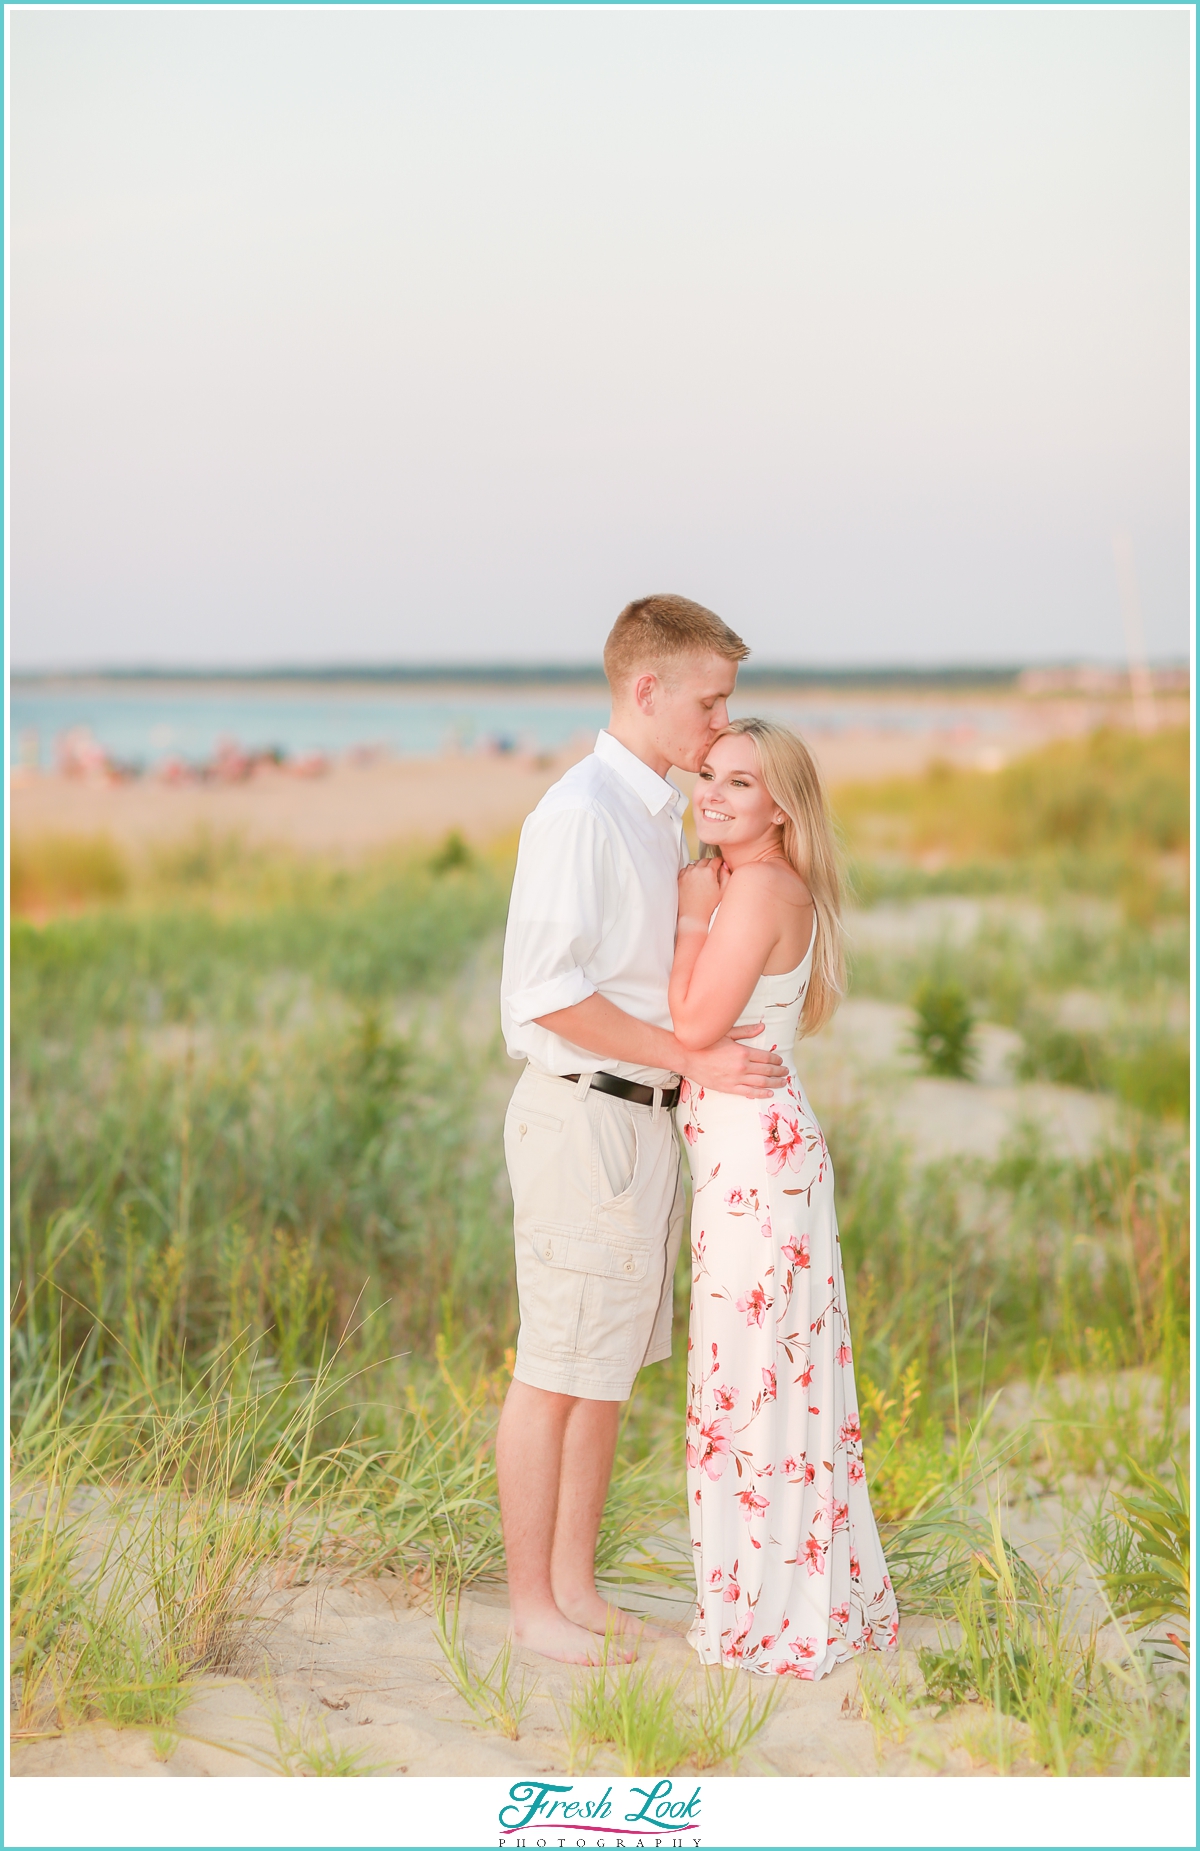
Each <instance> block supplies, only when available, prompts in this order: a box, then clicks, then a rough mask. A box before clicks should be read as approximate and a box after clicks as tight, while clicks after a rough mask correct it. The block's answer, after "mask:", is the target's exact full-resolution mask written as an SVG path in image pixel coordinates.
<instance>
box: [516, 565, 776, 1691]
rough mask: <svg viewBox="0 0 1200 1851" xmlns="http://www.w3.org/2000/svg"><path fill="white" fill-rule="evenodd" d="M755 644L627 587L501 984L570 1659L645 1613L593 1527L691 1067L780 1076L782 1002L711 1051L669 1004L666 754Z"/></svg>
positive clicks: (675, 867)
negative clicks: (609, 1568)
mask: <svg viewBox="0 0 1200 1851" xmlns="http://www.w3.org/2000/svg"><path fill="white" fill-rule="evenodd" d="M748 653H749V652H748V650H747V648H746V645H745V644H744V643H743V642H742V640H741V638H740V637H739V636H736V635H735V634H734V632H733V631H732V630H731V629H729V627H728V626H727V625H726V624H724V623H722V622H721V620H720V618H719V617H716V616H714V615H713V613H712V612H711V611H708V610H705V609H704V607H703V606H702V605H699V604H693V603H692V602H691V601H690V600H689V599H687V598H679V597H673V596H659V597H651V598H640V599H638V600H637V601H636V602H635V603H633V604H630V605H628V606H627V607H626V608H625V610H623V611H622V612H621V615H620V616H619V617H618V619H617V621H616V623H615V625H614V626H613V630H612V634H611V635H610V637H609V639H608V642H607V644H606V645H605V650H604V669H605V673H606V675H607V677H608V681H609V686H610V688H611V690H612V718H611V720H610V722H609V725H608V729H607V731H604V732H601V733H600V735H599V737H598V738H597V740H596V749H595V752H594V753H593V754H592V755H591V756H590V757H589V758H586V759H584V760H583V761H582V763H581V764H578V765H576V766H574V767H573V768H572V770H570V771H569V772H568V773H567V775H566V777H564V778H562V779H561V780H560V781H559V783H557V784H556V785H554V786H553V788H552V789H551V790H549V791H547V793H546V795H545V796H544V797H543V798H542V801H541V803H540V804H539V805H538V807H537V809H536V810H535V811H534V812H533V814H532V816H530V817H529V818H528V820H527V821H526V824H525V827H524V829H523V830H522V832H521V846H520V850H519V852H518V856H517V874H516V880H515V882H514V885H513V893H512V901H511V904H510V907H509V916H508V931H507V935H506V938H505V946H504V971H503V976H502V979H501V987H500V1000H501V1018H502V1022H503V1026H504V1035H505V1040H506V1042H507V1045H508V1051H509V1053H510V1054H512V1055H513V1056H514V1057H517V1058H520V1057H522V1056H523V1057H524V1058H525V1059H526V1060H527V1061H528V1063H529V1064H528V1066H527V1067H526V1069H525V1071H524V1073H523V1074H522V1075H521V1078H520V1079H519V1080H518V1081H517V1085H516V1090H515V1091H514V1093H513V1097H512V1102H511V1104H510V1106H509V1108H508V1114H507V1117H506V1119H505V1126H504V1146H505V1155H506V1157H507V1160H508V1171H509V1176H510V1178H511V1181H512V1190H513V1202H514V1210H515V1214H514V1227H515V1236H516V1258H517V1294H518V1299H519V1302H520V1311H521V1328H520V1335H519V1338H518V1342H517V1359H516V1368H515V1370H514V1374H513V1381H512V1385H511V1387H510V1389H509V1392H508V1397H507V1399H506V1401H505V1404H504V1412H503V1414H502V1416H501V1420H500V1430H499V1433H498V1435H497V1440H496V1467H497V1473H498V1476H499V1483H500V1510H501V1518H502V1521H503V1525H504V1543H505V1550H506V1553H507V1556H508V1586H509V1600H510V1605H511V1611H512V1622H513V1630H514V1633H515V1635H516V1637H517V1639H518V1640H519V1641H520V1642H521V1644H523V1645H526V1646H528V1647H530V1648H531V1649H532V1650H534V1651H536V1652H540V1653H542V1654H543V1655H544V1656H545V1657H547V1658H557V1659H562V1660H565V1661H567V1662H568V1663H573V1664H594V1663H597V1662H599V1660H600V1659H601V1657H602V1656H603V1650H602V1647H600V1646H599V1645H598V1643H597V1638H596V1635H597V1634H600V1635H603V1634H604V1633H605V1632H606V1631H609V1630H612V1631H621V1630H623V1629H624V1628H626V1627H627V1626H628V1625H629V1624H630V1623H631V1622H630V1621H629V1616H628V1615H625V1614H623V1613H622V1612H621V1610H620V1609H619V1608H613V1607H610V1606H608V1604H607V1603H606V1602H605V1601H604V1599H603V1598H602V1596H601V1595H600V1594H599V1593H598V1592H597V1589H596V1583H595V1549H596V1537H597V1534H598V1532H599V1527H600V1519H601V1516H602V1515H603V1511H604V1500H605V1494H606V1492H607V1490H608V1481H609V1477H610V1475H611V1472H612V1462H613V1454H614V1452H615V1449H616V1438H617V1417H618V1412H619V1407H620V1403H621V1402H622V1401H624V1400H625V1399H627V1397H628V1396H629V1394H630V1392H631V1390H632V1387H633V1382H634V1378H635V1377H636V1375H637V1372H638V1370H639V1369H640V1368H641V1366H642V1365H643V1364H644V1363H653V1362H661V1361H662V1360H664V1359H665V1358H666V1357H668V1356H670V1354H671V1295H672V1277H673V1274H674V1270H675V1261H676V1257H677V1255H678V1252H679V1240H680V1235H681V1232H682V1227H683V1187H682V1182H681V1179H680V1169H679V1148H678V1145H677V1143H676V1139H675V1130H674V1122H673V1118H672V1108H673V1106H674V1105H675V1104H676V1103H677V1101H678V1097H679V1076H680V1074H681V1072H682V1071H683V1069H684V1068H685V1067H686V1070H687V1074H688V1077H689V1079H692V1080H694V1081H696V1082H698V1083H699V1084H700V1085H702V1086H709V1087H712V1088H714V1089H715V1090H717V1091H720V1092H738V1093H743V1094H745V1095H747V1096H748V1097H751V1098H766V1097H767V1096H768V1095H769V1094H770V1092H771V1090H772V1088H773V1087H774V1086H776V1085H779V1084H781V1083H782V1078H783V1064H782V1062H781V1060H780V1058H779V1056H778V1054H775V1053H773V1052H769V1051H767V1050H763V1049H750V1048H746V1047H743V1046H742V1045H741V1041H742V1040H743V1039H744V1038H748V1037H750V1036H753V1035H756V1034H757V1033H759V1032H760V1029H761V1026H762V1025H761V1024H757V1025H754V1026H750V1027H745V1028H740V1029H736V1030H734V1031H733V1033H732V1034H731V1035H730V1036H727V1037H726V1038H725V1039H723V1040H722V1041H720V1042H718V1043H717V1044H716V1045H715V1046H714V1047H711V1048H706V1049H704V1050H703V1051H702V1052H700V1053H691V1052H687V1051H686V1050H685V1049H683V1048H682V1047H681V1046H680V1044H679V1043H678V1042H677V1041H676V1039H675V1037H674V1035H673V1034H672V1033H671V1017H670V1013H669V1011H668V1008H667V985H668V981H669V978H670V973H671V962H672V957H673V955H674V945H675V920H676V906H677V890H676V883H677V877H678V873H679V869H680V867H681V865H683V863H684V862H685V861H686V859H687V851H686V848H685V846H684V840H683V828H682V816H683V811H684V809H685V807H686V804H685V800H684V798H683V796H682V795H681V794H680V792H679V791H678V790H677V789H676V788H675V786H674V785H673V784H670V783H668V782H667V776H666V774H667V772H668V770H669V769H670V767H671V766H672V765H676V766H678V767H679V768H680V769H681V770H684V771H696V770H698V769H699V767H700V766H701V764H702V763H703V761H704V758H705V756H706V754H707V752H708V748H709V746H710V745H711V744H712V741H713V740H714V738H715V737H716V735H717V734H718V733H719V732H720V731H721V729H722V727H724V726H725V725H726V724H727V722H728V718H729V715H728V709H727V705H726V703H727V701H728V699H729V696H730V695H731V694H732V692H733V687H734V682H735V681H736V679H737V669H738V663H739V662H740V661H742V660H743V659H744V657H745V656H746V655H747V654H748ZM681 1444H682V1440H681ZM629 1655H632V1654H629Z"/></svg>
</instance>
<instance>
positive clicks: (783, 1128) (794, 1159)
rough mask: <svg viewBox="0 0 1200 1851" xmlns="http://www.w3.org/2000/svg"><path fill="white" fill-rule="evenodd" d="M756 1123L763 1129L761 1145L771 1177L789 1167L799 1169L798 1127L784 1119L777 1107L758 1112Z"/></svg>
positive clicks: (789, 1119) (799, 1143) (794, 1121)
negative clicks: (764, 1151)
mask: <svg viewBox="0 0 1200 1851" xmlns="http://www.w3.org/2000/svg"><path fill="white" fill-rule="evenodd" d="M758 1122H759V1124H760V1125H761V1126H762V1128H763V1133H764V1136H763V1145H764V1148H765V1150H766V1154H767V1169H768V1170H769V1171H770V1173H771V1175H772V1176H778V1174H779V1172H780V1170H782V1169H783V1168H784V1167H785V1166H786V1165H790V1166H791V1168H792V1169H793V1170H798V1169H799V1168H800V1157H801V1148H800V1147H801V1136H800V1127H799V1125H798V1124H797V1122H796V1120H795V1119H793V1118H785V1117H784V1115H783V1113H782V1112H781V1111H780V1109H779V1107H778V1106H777V1105H773V1106H772V1107H771V1109H770V1111H768V1112H760V1113H759V1115H758Z"/></svg>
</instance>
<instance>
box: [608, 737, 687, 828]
mask: <svg viewBox="0 0 1200 1851" xmlns="http://www.w3.org/2000/svg"><path fill="white" fill-rule="evenodd" d="M596 757H597V758H598V759H600V761H601V762H602V763H603V764H605V765H608V766H609V767H610V769H611V770H613V771H615V772H616V773H617V775H618V777H621V778H624V780H625V782H626V784H628V785H631V786H632V788H633V789H634V790H635V791H636V792H637V794H638V796H639V797H640V798H641V800H642V802H643V803H644V804H645V806H646V808H647V809H648V810H649V812H650V814H651V816H657V815H658V813H659V811H660V810H664V809H665V808H666V806H667V805H668V804H669V803H670V804H674V805H675V807H676V809H677V810H680V811H682V810H683V809H685V808H686V805H687V798H686V797H685V796H684V794H683V792H682V791H680V790H677V789H676V787H675V786H674V785H673V784H672V783H670V782H669V781H668V780H667V779H666V778H660V777H659V775H658V773H657V771H651V769H650V767H649V765H646V764H644V763H643V762H642V760H641V759H640V758H638V757H637V756H636V755H635V754H634V753H633V752H631V751H630V750H629V747H628V746H623V745H622V744H621V741H620V740H619V739H614V738H613V736H612V734H611V733H609V732H606V731H605V730H604V728H603V727H601V729H600V731H599V732H598V733H597V735H596Z"/></svg>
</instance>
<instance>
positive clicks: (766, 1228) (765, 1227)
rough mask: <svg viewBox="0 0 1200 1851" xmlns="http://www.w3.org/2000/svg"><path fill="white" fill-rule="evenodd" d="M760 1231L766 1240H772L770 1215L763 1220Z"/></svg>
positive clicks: (760, 1223) (759, 1225) (759, 1227)
mask: <svg viewBox="0 0 1200 1851" xmlns="http://www.w3.org/2000/svg"><path fill="white" fill-rule="evenodd" d="M758 1231H759V1233H760V1234H761V1235H762V1237H763V1239H764V1240H770V1238H771V1217H770V1215H764V1216H763V1218H762V1220H761V1221H760V1222H759V1224H758Z"/></svg>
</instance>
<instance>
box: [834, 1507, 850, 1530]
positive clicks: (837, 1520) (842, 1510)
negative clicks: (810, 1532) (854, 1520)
mask: <svg viewBox="0 0 1200 1851" xmlns="http://www.w3.org/2000/svg"><path fill="white" fill-rule="evenodd" d="M849 1522H850V1506H849V1505H848V1504H835V1505H834V1507H833V1522H832V1524H831V1526H830V1529H831V1534H832V1535H834V1536H836V1535H837V1533H838V1531H839V1530H844V1529H845V1528H846V1527H847V1525H848V1524H849Z"/></svg>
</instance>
